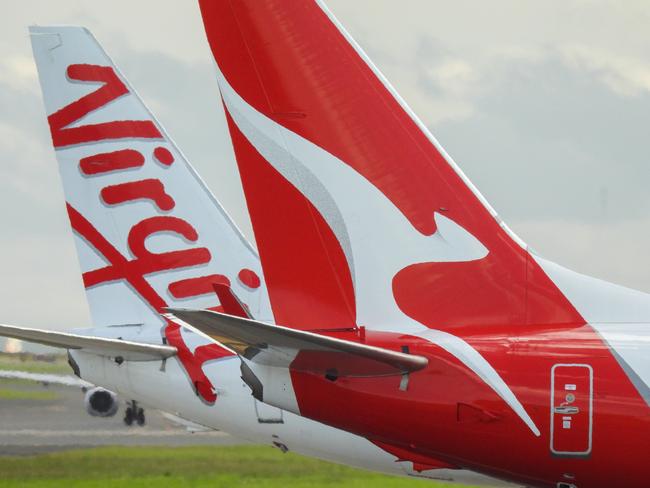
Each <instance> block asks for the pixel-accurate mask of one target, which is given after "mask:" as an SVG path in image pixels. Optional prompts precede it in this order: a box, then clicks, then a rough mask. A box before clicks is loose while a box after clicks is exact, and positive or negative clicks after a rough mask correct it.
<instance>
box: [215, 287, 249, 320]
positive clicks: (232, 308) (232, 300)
mask: <svg viewBox="0 0 650 488" xmlns="http://www.w3.org/2000/svg"><path fill="white" fill-rule="evenodd" d="M212 287H213V288H214V292H215V293H216V294H217V297H218V298H219V303H220V304H221V306H222V307H223V311H224V313H227V314H228V315H233V316H235V317H241V318H243V319H252V318H253V316H252V315H251V313H250V311H249V310H248V307H247V306H246V305H244V304H243V303H242V302H241V300H239V298H238V297H237V295H235V293H234V292H233V291H232V289H231V288H230V286H229V285H226V284H224V283H213V284H212Z"/></svg>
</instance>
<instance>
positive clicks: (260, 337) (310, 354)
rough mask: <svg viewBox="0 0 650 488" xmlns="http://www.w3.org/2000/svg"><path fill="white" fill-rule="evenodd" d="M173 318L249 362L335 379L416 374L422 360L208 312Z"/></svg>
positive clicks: (188, 312) (178, 311)
mask: <svg viewBox="0 0 650 488" xmlns="http://www.w3.org/2000/svg"><path fill="white" fill-rule="evenodd" d="M168 311H169V312H170V313H171V314H172V315H173V316H174V317H175V318H178V319H180V320H182V321H183V322H185V323H186V324H188V325H189V326H191V327H193V328H195V329H197V330H198V331H199V332H202V333H203V334H205V335H207V336H209V337H210V338H212V339H213V340H215V341H218V342H219V343H221V344H223V345H224V346H226V347H229V348H230V349H232V350H234V351H235V352H237V354H239V355H240V356H242V357H244V358H245V359H248V360H250V361H252V362H256V363H259V364H264V365H268V366H276V367H289V366H291V369H292V370H294V371H304V372H311V373H318V374H332V373H333V372H335V373H334V374H336V376H386V375H395V374H404V373H408V372H411V371H417V370H419V369H422V368H424V367H425V366H426V365H427V359H426V358H425V357H422V356H416V355H410V354H405V353H401V352H397V351H391V350H388V349H382V348H379V347H374V346H369V345H366V344H359V343H356V342H350V341H346V340H342V339H337V338H334V337H329V336H324V335H320V334H314V333H312V332H305V331H302V330H296V329H290V328H287V327H282V326H278V325H271V324H266V323H263V322H257V321H254V320H248V319H244V318H241V317H234V316H231V315H225V314H221V313H218V312H212V311H210V310H186V309H168Z"/></svg>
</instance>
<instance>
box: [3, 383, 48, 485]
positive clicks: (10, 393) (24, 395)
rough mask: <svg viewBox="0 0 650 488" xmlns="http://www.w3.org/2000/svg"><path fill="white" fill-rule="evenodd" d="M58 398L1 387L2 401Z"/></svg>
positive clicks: (43, 392) (42, 392)
mask: <svg viewBox="0 0 650 488" xmlns="http://www.w3.org/2000/svg"><path fill="white" fill-rule="evenodd" d="M58 398H59V395H58V394H56V393H55V392H53V391H43V390H14V389H12V388H2V387H1V385H0V400H35V401H51V400H56V399H58ZM0 486H1V484H0Z"/></svg>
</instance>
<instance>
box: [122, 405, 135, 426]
mask: <svg viewBox="0 0 650 488" xmlns="http://www.w3.org/2000/svg"><path fill="white" fill-rule="evenodd" d="M133 417H134V415H133V409H132V408H131V407H128V408H127V409H126V411H125V412H124V423H125V424H126V425H128V426H129V427H130V426H131V425H133Z"/></svg>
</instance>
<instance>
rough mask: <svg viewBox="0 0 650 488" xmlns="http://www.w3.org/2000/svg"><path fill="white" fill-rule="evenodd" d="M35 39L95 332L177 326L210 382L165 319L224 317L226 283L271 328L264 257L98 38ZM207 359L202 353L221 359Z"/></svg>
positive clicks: (52, 33) (85, 34) (168, 332)
mask: <svg viewBox="0 0 650 488" xmlns="http://www.w3.org/2000/svg"><path fill="white" fill-rule="evenodd" d="M30 34H31V39H32V47H33V50H34V58H35V59H36V64H37V66H38V72H39V77H40V81H41V87H42V90H43V98H44V101H45V108H46V111H47V114H48V122H49V125H50V130H51V134H52V142H53V145H54V149H55V151H56V157H57V160H58V163H59V170H60V173H61V178H62V181H63V188H64V193H65V198H66V202H67V207H68V214H69V216H70V223H71V225H72V229H73V231H74V239H75V244H76V246H77V252H78V255H79V262H80V266H81V272H82V274H83V281H84V285H85V287H86V294H87V298H88V304H89V306H90V312H91V315H92V319H93V322H94V324H95V325H96V326H113V325H127V324H145V325H152V324H153V325H154V326H158V327H160V326H166V329H165V336H166V339H167V341H168V342H169V343H171V344H173V345H174V346H176V347H177V348H178V349H179V353H178V356H179V358H180V359H181V360H182V361H183V362H184V364H185V366H186V368H190V369H192V370H193V372H194V376H196V377H197V378H198V380H196V381H199V380H200V381H204V379H205V378H204V377H203V376H202V375H203V373H202V372H201V368H200V366H201V362H200V361H199V362H196V361H193V360H192V355H193V353H191V352H190V350H191V349H192V350H194V347H195V346H196V344H193V345H192V346H191V347H190V346H188V345H187V344H186V343H187V342H188V341H190V342H191V339H189V338H183V336H182V333H181V331H180V329H179V327H178V326H177V325H174V324H170V325H169V326H167V322H166V320H165V319H164V318H162V317H161V315H160V314H159V312H161V311H162V309H163V308H165V307H168V306H180V307H184V306H191V307H195V308H211V309H220V308H219V302H218V299H217V295H216V294H215V292H214V289H213V284H215V283H224V284H228V285H229V286H231V287H232V289H233V290H234V292H235V293H236V294H237V296H238V297H239V298H240V299H241V300H242V302H243V303H244V304H246V306H247V307H248V308H249V309H250V310H251V312H252V314H253V315H254V316H256V317H260V318H265V319H266V320H271V319H272V316H271V312H270V308H269V304H268V297H267V292H266V287H265V284H264V279H263V275H262V271H261V267H260V263H259V258H258V256H257V254H256V252H255V250H254V249H253V248H252V247H251V245H250V244H249V243H248V242H247V241H246V239H245V238H244V237H243V236H242V234H241V233H240V231H239V230H238V229H237V227H236V226H235V224H234V223H233V222H232V221H231V220H230V218H229V217H228V215H227V214H226V212H225V211H224V210H223V208H222V207H221V205H220V204H219V202H218V201H217V200H216V199H215V198H214V196H213V195H212V194H211V193H210V191H209V190H208V189H207V188H206V187H205V184H204V183H203V182H202V181H201V179H200V178H199V176H198V175H197V174H196V172H195V171H194V169H193V168H192V167H191V166H190V164H189V163H188V162H187V160H186V159H185V157H184V156H183V155H182V154H181V152H180V151H179V150H178V148H177V147H176V146H175V145H174V143H173V142H172V141H171V139H170V138H169V136H168V135H167V134H166V133H165V131H164V130H163V128H162V127H161V126H160V124H159V123H158V122H157V121H156V119H155V118H154V117H153V115H152V114H151V112H150V111H149V110H148V109H147V108H146V107H145V105H144V104H143V102H142V100H141V99H140V98H139V96H138V95H137V94H136V93H135V91H134V90H133V88H132V87H131V86H130V85H129V84H128V82H127V81H126V80H125V78H124V76H123V75H122V74H121V73H120V72H119V70H118V69H117V68H116V67H115V65H114V64H113V62H112V61H111V59H110V58H109V57H108V55H107V54H106V53H105V52H104V51H103V49H102V48H101V47H100V45H99V44H98V43H97V41H96V40H95V39H94V37H93V36H92V34H91V33H90V32H89V31H88V30H86V29H84V28H81V27H31V28H30ZM208 347H215V346H208ZM199 349H200V348H199ZM217 349H218V348H217ZM217 349H215V351H213V352H214V354H221V355H224V353H225V352H224V351H225V350H223V349H219V350H217ZM205 352H206V351H203V353H202V354H199V350H198V349H196V350H194V353H196V354H197V356H200V357H201V358H202V360H203V361H205V360H206V359H209V358H210V357H212V358H214V354H205ZM225 354H230V353H225ZM190 375H192V372H190ZM203 390H204V393H205V395H204V396H205V397H206V398H208V397H210V396H213V393H211V389H210V388H209V386H207V385H204V388H203Z"/></svg>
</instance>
